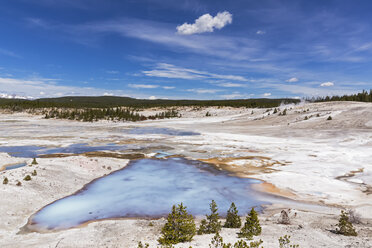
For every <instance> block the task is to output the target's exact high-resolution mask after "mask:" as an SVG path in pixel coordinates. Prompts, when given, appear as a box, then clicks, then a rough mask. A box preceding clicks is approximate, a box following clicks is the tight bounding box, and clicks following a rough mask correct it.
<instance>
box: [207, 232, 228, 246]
mask: <svg viewBox="0 0 372 248" xmlns="http://www.w3.org/2000/svg"><path fill="white" fill-rule="evenodd" d="M228 247H229V248H230V247H231V244H224V243H223V238H222V237H221V235H220V234H219V233H218V232H217V233H216V234H215V235H214V237H213V238H212V240H211V243H210V244H209V248H228Z"/></svg>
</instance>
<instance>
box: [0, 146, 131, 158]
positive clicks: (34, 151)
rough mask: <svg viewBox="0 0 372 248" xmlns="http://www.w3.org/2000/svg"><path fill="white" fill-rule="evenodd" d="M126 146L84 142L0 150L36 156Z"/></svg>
mask: <svg viewBox="0 0 372 248" xmlns="http://www.w3.org/2000/svg"><path fill="white" fill-rule="evenodd" d="M126 148H127V146H124V145H115V144H106V145H102V146H89V145H87V144H85V143H81V144H72V145H69V146H66V147H55V148H47V147H42V146H0V152H6V153H8V154H9V155H11V156H13V157H21V158H36V157H38V156H39V155H41V154H54V153H72V154H80V153H85V152H95V151H119V150H124V149H126Z"/></svg>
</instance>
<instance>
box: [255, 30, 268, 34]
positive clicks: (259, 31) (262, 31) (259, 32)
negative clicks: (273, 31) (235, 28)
mask: <svg viewBox="0 0 372 248" xmlns="http://www.w3.org/2000/svg"><path fill="white" fill-rule="evenodd" d="M256 34H259V35H263V34H266V31H264V30H257V32H256Z"/></svg>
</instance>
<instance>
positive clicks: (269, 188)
mask: <svg viewBox="0 0 372 248" xmlns="http://www.w3.org/2000/svg"><path fill="white" fill-rule="evenodd" d="M252 187H253V188H254V189H255V190H258V191H261V192H265V193H269V194H273V195H278V196H283V197H288V198H294V197H296V194H294V193H293V192H291V191H289V190H284V189H280V188H278V187H276V186H275V185H273V184H271V183H267V182H263V183H260V184H253V185H252Z"/></svg>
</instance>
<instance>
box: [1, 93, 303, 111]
mask: <svg viewBox="0 0 372 248" xmlns="http://www.w3.org/2000/svg"><path fill="white" fill-rule="evenodd" d="M299 101H300V100H299V99H290V98H283V99H267V98H257V99H236V100H167V99H157V100H147V99H134V98H129V97H115V96H100V97H60V98H41V99H36V100H25V99H1V98H0V108H4V109H10V110H12V111H23V110H27V109H42V108H113V107H130V108H138V109H143V108H153V107H157V108H159V107H160V108H168V107H180V106H191V107H192V106H194V107H237V108H238V107H247V108H274V107H278V106H279V105H280V104H282V103H284V104H289V103H298V102H299Z"/></svg>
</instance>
